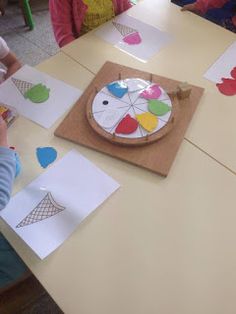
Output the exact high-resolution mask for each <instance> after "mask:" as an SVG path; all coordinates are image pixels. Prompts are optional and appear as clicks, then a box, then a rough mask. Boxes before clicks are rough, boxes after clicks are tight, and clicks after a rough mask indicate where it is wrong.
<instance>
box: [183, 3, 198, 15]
mask: <svg viewBox="0 0 236 314" xmlns="http://www.w3.org/2000/svg"><path fill="white" fill-rule="evenodd" d="M181 11H191V12H195V13H197V10H196V8H195V3H190V4H186V5H184V6H183V7H182V9H181Z"/></svg>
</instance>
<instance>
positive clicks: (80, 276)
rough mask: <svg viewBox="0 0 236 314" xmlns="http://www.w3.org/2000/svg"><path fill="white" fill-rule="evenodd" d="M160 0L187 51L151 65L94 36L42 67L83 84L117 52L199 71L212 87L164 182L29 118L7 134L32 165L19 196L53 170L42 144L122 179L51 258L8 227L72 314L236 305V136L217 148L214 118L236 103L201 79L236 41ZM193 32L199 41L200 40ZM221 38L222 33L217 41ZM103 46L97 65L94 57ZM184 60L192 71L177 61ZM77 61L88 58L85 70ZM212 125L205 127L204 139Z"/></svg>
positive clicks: (205, 313)
mask: <svg viewBox="0 0 236 314" xmlns="http://www.w3.org/2000/svg"><path fill="white" fill-rule="evenodd" d="M159 2H160V11H161V12H162V14H161V13H160V12H159V7H158V10H157V12H156V14H157V17H156V20H157V21H158V23H159V24H160V25H163V28H165V29H167V30H169V31H170V30H173V33H174V34H175V35H176V36H177V35H178V34H179V33H178V32H180V31H181V30H182V31H183V30H184V29H185V33H184V32H183V37H178V38H177V39H178V40H182V43H183V45H185V46H182V45H181V44H180V43H177V42H175V43H174V44H172V48H171V47H169V48H166V49H164V50H163V51H162V52H160V54H158V55H157V56H155V57H154V58H153V59H152V60H151V61H150V62H148V63H147V64H143V63H139V62H138V61H136V60H134V59H133V58H131V57H129V56H127V55H125V54H123V53H121V52H119V51H118V50H116V49H115V48H113V47H111V46H109V45H108V44H105V43H103V42H102V41H101V40H99V39H97V38H96V37H95V36H94V35H93V34H89V35H86V36H84V37H83V38H80V39H79V40H77V41H76V42H74V43H72V44H71V45H70V46H68V47H65V48H64V50H63V53H59V54H58V55H56V56H54V57H53V58H51V59H49V60H48V61H46V62H44V63H42V64H41V65H39V66H38V69H40V70H42V71H45V72H47V73H49V74H51V75H52V76H54V77H56V78H59V79H62V80H64V81H66V82H67V83H69V84H71V85H73V86H76V87H79V88H81V89H84V88H85V87H86V86H87V85H88V84H89V82H90V81H91V79H92V78H93V74H92V72H94V73H96V72H97V70H98V69H99V67H100V66H101V65H102V63H103V61H105V59H106V58H107V59H110V60H113V61H119V62H120V63H123V64H128V65H131V66H134V67H138V68H142V69H146V70H148V69H150V70H152V71H154V72H156V73H159V74H161V75H169V76H170V77H173V78H176V79H183V80H184V79H188V80H189V81H190V78H192V79H191V82H192V83H194V84H200V83H201V84H200V85H202V86H204V87H206V95H205V97H204V99H203V101H202V102H201V104H200V106H199V109H198V111H197V113H196V114H195V117H194V120H193V121H192V124H191V126H190V129H189V131H188V134H187V135H186V139H185V140H184V141H183V143H182V145H181V147H180V150H179V152H178V154H177V158H176V159H175V162H174V164H173V166H172V170H171V172H170V174H169V176H168V177H167V178H166V179H163V178H161V177H159V176H157V175H155V174H152V173H150V172H148V171H145V170H143V169H140V168H137V167H135V166H132V165H129V164H127V163H124V162H121V161H119V160H116V159H113V158H110V157H108V156H106V155H103V154H100V153H97V152H95V151H92V150H89V149H87V148H84V147H80V146H74V145H73V144H72V143H69V142H67V141H63V140H61V139H59V138H55V137H54V136H53V131H54V128H55V127H54V128H52V129H51V130H49V131H47V130H45V129H42V128H40V127H39V126H37V125H36V124H34V123H32V122H30V121H28V120H26V119H24V118H19V119H18V120H17V121H16V123H15V124H14V126H13V127H12V128H10V130H9V137H10V141H11V144H12V145H16V146H17V148H18V150H19V151H20V154H21V156H22V160H23V169H24V171H23V173H22V175H21V177H20V178H18V179H17V182H16V185H15V189H14V192H16V191H18V190H20V189H21V188H22V187H23V186H25V185H26V184H28V183H29V182H30V181H31V180H32V179H34V178H35V177H37V176H38V175H39V174H40V173H41V172H43V170H42V169H40V167H39V166H38V165H37V163H36V162H35V157H34V156H35V148H36V147H38V146H41V145H50V146H54V147H55V148H56V149H57V150H58V152H59V157H62V156H63V155H64V154H65V153H66V152H67V151H69V150H70V149H71V148H72V147H73V148H74V147H76V149H78V150H79V151H80V152H81V153H82V154H83V155H84V156H85V157H87V158H88V159H89V160H91V161H92V162H94V163H95V164H96V165H97V166H98V167H100V168H101V169H103V170H104V171H105V172H107V173H108V174H109V175H111V176H112V177H113V178H114V179H115V180H117V181H118V182H119V183H120V184H121V188H120V189H119V191H118V192H116V193H115V194H114V195H113V196H112V197H111V198H109V199H108V200H107V201H106V202H105V203H104V204H103V205H102V206H100V207H99V209H98V210H96V211H95V212H94V213H93V214H92V215H90V216H89V217H88V218H87V219H86V220H85V221H84V222H83V223H82V224H81V225H80V226H79V227H78V228H77V230H76V231H75V232H74V233H73V234H72V236H71V237H70V238H69V239H68V240H67V241H66V242H65V243H64V244H63V245H62V246H61V247H60V248H59V249H58V250H56V251H55V252H54V253H53V254H51V255H50V256H49V257H48V258H46V259H45V260H43V261H40V260H39V259H38V258H37V257H36V256H35V255H34V254H33V252H32V251H31V250H30V249H29V248H28V247H27V246H26V245H25V244H24V243H23V242H22V240H20V239H19V238H18V237H17V236H16V234H15V233H14V232H13V231H12V230H10V228H9V227H7V226H6V225H5V224H4V223H3V222H0V228H1V230H2V231H3V233H4V235H5V236H6V237H7V239H8V240H9V241H10V242H11V244H12V245H13V246H14V248H15V249H16V250H17V252H18V253H19V254H20V256H21V257H22V258H23V260H24V261H25V262H26V263H27V265H28V266H29V268H30V269H31V270H32V272H33V273H34V274H35V276H36V277H37V278H38V279H39V281H40V282H41V283H42V284H43V286H44V287H45V288H46V289H47V291H48V292H49V293H50V295H51V296H52V297H53V298H54V299H55V301H56V302H57V303H58V305H59V306H60V307H61V308H62V310H63V311H64V312H65V313H66V314H121V313H122V314H133V313H135V314H157V313H161V314H170V313H174V314H199V313H201V314H222V313H224V314H233V313H235V312H236V299H235V297H234V290H235V285H236V277H235V264H236V253H235V237H236V228H235V219H236V211H235V203H236V201H235V200H236V197H235V188H236V176H235V174H234V173H233V171H234V169H235V168H234V166H235V158H233V156H231V155H230V154H234V157H235V145H236V144H235V139H234V142H232V143H231V145H229V143H228V142H227V141H219V140H217V141H216V140H215V141H214V143H212V141H213V139H214V137H217V136H219V130H218V129H217V128H216V125H215V124H216V121H217V120H219V117H220V108H221V110H222V111H223V108H225V107H227V108H229V110H231V115H233V110H234V108H233V103H232V100H228V98H227V99H225V98H224V97H223V96H222V97H221V96H220V95H219V94H218V93H216V92H215V90H214V88H213V86H212V84H211V83H210V82H207V81H205V80H203V78H202V74H203V72H204V71H205V70H206V67H207V65H210V64H211V63H212V61H213V59H214V58H216V57H217V55H218V54H219V52H220V50H221V51H223V50H224V48H225V46H227V45H228V44H229V43H231V41H232V39H233V37H232V36H231V34H230V33H228V32H226V31H222V30H221V29H220V28H218V27H217V26H215V25H212V24H210V23H207V22H205V21H204V20H201V19H199V18H198V17H196V16H193V15H192V14H186V15H185V14H184V15H183V14H182V13H181V14H180V13H179V11H178V10H177V8H176V7H175V6H173V5H170V4H169V3H165V4H164V1H161V0H160V1H159ZM140 5H142V6H144V5H145V6H146V7H147V9H149V10H148V11H147V12H146V15H148V14H149V15H150V18H148V17H147V16H146V17H145V19H146V21H149V22H150V23H151V22H153V24H154V17H153V16H152V10H153V8H152V6H151V1H149V0H145V1H144V2H141V4H140ZM151 9H152V10H151ZM138 12H139V10H138V6H137V7H136V8H135V9H133V14H136V15H137V16H138V17H142V18H143V19H144V16H145V14H142V16H141V15H139V13H138ZM151 16H152V18H151ZM193 25H194V26H193ZM206 30H207V31H208V32H209V34H213V35H214V36H217V38H218V44H217V41H216V40H213V43H212V47H213V48H217V45H218V48H217V51H214V49H213V50H212V51H211V52H210V51H208V49H206V51H205V50H204V49H203V47H202V46H199V44H197V43H195V41H198V43H199V42H203V41H204V38H205V39H206V36H205V33H206ZM188 32H189V35H188V36H187V34H186V33H188ZM192 32H194V34H193V37H194V36H195V40H193V38H192V37H191V36H190V34H191V33H192ZM197 34H198V36H197ZM200 34H202V35H201V36H200ZM222 34H224V37H223V38H222V41H219V38H220V36H222ZM214 36H213V37H214ZM181 38H182V39H181ZM184 38H185V40H186V39H187V38H189V44H190V43H191V44H192V45H193V46H194V47H195V48H196V49H197V48H198V52H195V53H194V54H193V55H192V54H191V53H192V52H193V50H194V49H193V48H191V47H189V52H188V53H187V52H186V50H185V49H184V47H186V46H187V43H184V42H185V41H184ZM213 39H214V38H213ZM178 40H177V41H178ZM206 44H207V43H206ZM86 45H87V48H88V49H87V50H85V47H86ZM171 49H172V52H171ZM181 49H182V50H181ZM203 51H204V52H203ZM95 52H96V55H97V56H98V57H97V60H93V57H94V56H95ZM65 53H67V54H69V55H70V57H68V56H66V55H65ZM112 54H113V55H112ZM210 54H211V57H210ZM181 55H182V56H183V58H182V59H181V62H182V64H183V66H182V67H181V68H179V67H180V59H179V58H178V56H179V57H180V56H181ZM186 55H189V56H190V57H193V60H194V62H193V63H191V60H190V59H189V61H187V60H186ZM199 55H200V56H201V57H200V56H199ZM204 55H205V59H204V58H203V56H204ZM167 56H169V58H170V57H171V56H172V58H170V59H168V58H167ZM190 57H189V58H190ZM72 58H74V59H76V60H77V61H80V62H83V67H82V66H81V65H79V64H78V63H77V62H75V61H74V60H72ZM194 58H195V59H194ZM196 58H197V59H196ZM172 59H173V60H172ZM174 59H175V62H174ZM81 60H82V61H81ZM167 60H169V62H168V63H167ZM200 61H202V62H203V64H202V62H200ZM197 62H198V63H199V64H198V66H196V65H195V63H197ZM85 67H86V68H89V70H90V71H88V70H86V69H85ZM173 67H174V68H173ZM190 67H193V70H192V71H191V70H190ZM182 69H183V72H182ZM192 73H194V76H193V75H191V74H192ZM217 99H219V100H220V101H222V102H220V101H219V103H218V104H217V103H216V104H215V105H216V106H214V107H213V105H214V104H213V103H210V100H212V101H214V100H217ZM220 106H221V107H220ZM211 108H213V109H214V110H210V109H211ZM225 111H226V110H225ZM224 117H225V118H224V119H223V122H222V123H223V125H224V128H223V130H222V132H223V135H226V133H227V134H228V137H230V138H231V139H232V140H233V138H234V136H233V135H234V134H235V130H236V127H235V126H234V127H233V126H232V129H230V128H229V126H228V124H229V123H230V121H232V119H233V118H232V117H230V114H229V113H228V112H227V111H226V112H224ZM220 121H221V120H220ZM58 123H59V122H58ZM234 125H235V124H234ZM225 128H226V129H225ZM197 130H198V132H197ZM204 130H207V132H206V134H205V136H206V137H207V139H205V140H204V137H203V131H204ZM214 132H215V135H214V137H213V133H214ZM223 135H222V136H223ZM191 141H192V142H193V143H194V144H192V143H191ZM228 141H229V140H228ZM197 146H199V147H200V149H199V148H198V147H197ZM203 149H204V150H205V152H204V151H203ZM221 151H222V153H221V154H220V152H221ZM209 154H210V155H212V156H213V157H214V158H215V159H216V160H215V159H214V158H212V157H211V156H209ZM227 167H229V168H230V169H227Z"/></svg>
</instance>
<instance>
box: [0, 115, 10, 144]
mask: <svg viewBox="0 0 236 314" xmlns="http://www.w3.org/2000/svg"><path fill="white" fill-rule="evenodd" d="M0 146H5V147H8V144H7V124H6V122H5V121H4V120H3V118H2V116H0Z"/></svg>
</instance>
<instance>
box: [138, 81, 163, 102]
mask: <svg viewBox="0 0 236 314" xmlns="http://www.w3.org/2000/svg"><path fill="white" fill-rule="evenodd" d="M160 96H161V89H160V87H159V86H158V85H157V84H154V85H152V86H149V87H148V88H147V89H145V90H144V91H143V92H142V93H141V94H140V97H142V98H145V99H158V98H159V97H160Z"/></svg>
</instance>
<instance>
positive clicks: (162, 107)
mask: <svg viewBox="0 0 236 314" xmlns="http://www.w3.org/2000/svg"><path fill="white" fill-rule="evenodd" d="M148 110H149V111H150V112H151V113H153V114H155V115H156V116H164V115H165V114H166V113H167V112H169V111H170V110H171V107H170V106H168V105H167V104H165V103H164V102H162V101H160V100H157V99H151V100H149V101H148Z"/></svg>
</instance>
